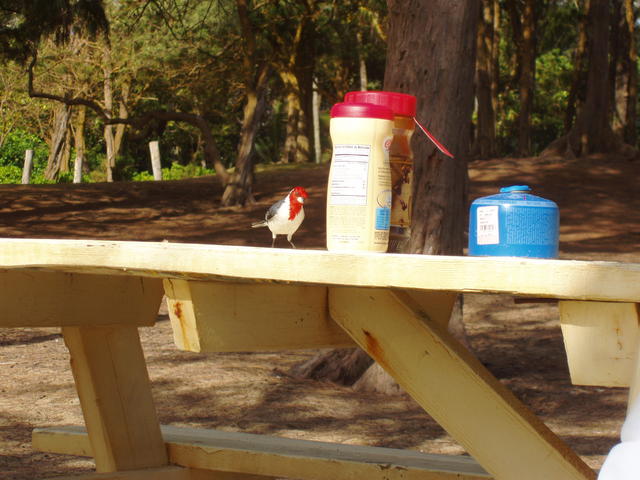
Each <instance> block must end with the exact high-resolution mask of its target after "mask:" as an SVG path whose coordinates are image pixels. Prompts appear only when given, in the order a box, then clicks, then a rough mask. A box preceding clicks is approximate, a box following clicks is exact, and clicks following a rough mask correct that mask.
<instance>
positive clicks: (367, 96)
mask: <svg viewBox="0 0 640 480" xmlns="http://www.w3.org/2000/svg"><path fill="white" fill-rule="evenodd" d="M344 101H345V102H355V103H373V104H375V105H382V106H385V107H388V108H390V109H391V111H392V112H393V113H394V114H395V115H402V116H405V117H415V116H416V97H414V96H413V95H408V94H406V93H398V92H383V91H375V90H369V91H364V92H348V93H347V94H346V95H345V96H344Z"/></svg>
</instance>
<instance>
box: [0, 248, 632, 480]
mask: <svg viewBox="0 0 640 480" xmlns="http://www.w3.org/2000/svg"><path fill="white" fill-rule="evenodd" d="M0 282H1V286H2V288H0V297H1V302H2V305H3V310H4V314H3V315H2V316H1V317H0V327H53V326H56V327H61V328H62V334H63V337H64V340H65V343H66V346H67V348H68V350H69V353H70V363H71V369H72V372H73V375H74V379H75V383H76V389H77V392H78V397H79V400H80V404H81V407H82V412H83V416H84V420H85V425H84V426H68V427H54V428H45V429H36V430H34V432H33V447H34V449H36V450H39V451H44V452H53V453H62V454H73V455H85V456H92V457H93V458H94V459H95V464H96V470H97V472H98V473H96V474H90V475H85V476H81V477H73V478H83V479H84V478H96V479H98V478H99V479H103V480H104V479H112V480H115V479H122V480H125V479H126V480H135V479H148V480H151V479H158V480H169V479H171V480H178V479H179V480H187V479H214V478H215V479H257V478H281V477H289V478H299V479H345V480H347V479H356V478H366V479H376V478H377V479H453V478H456V479H486V478H496V479H516V478H517V479H520V480H526V479H535V480H539V479H591V478H595V473H594V472H593V471H592V470H591V469H590V468H589V467H588V466H587V465H586V464H585V463H584V462H583V461H582V460H581V459H580V457H579V456H578V455H577V454H576V453H575V452H573V451H572V450H571V449H570V448H569V447H568V446H567V445H566V444H565V443H564V442H563V441H562V440H560V439H559V438H558V437H557V436H556V435H555V434H554V433H553V432H552V431H551V430H549V429H548V428H547V427H546V426H545V425H544V423H543V422H542V421H541V420H539V419H538V418H537V417H536V416H535V415H534V414H533V413H532V412H531V411H530V410H529V409H528V408H527V407H525V406H524V405H523V404H522V403H521V402H520V401H519V400H518V399H517V398H516V397H515V396H514V395H513V394H511V393H510V392H509V391H508V389H507V388H506V387H505V386H504V385H503V384H502V383H500V382H499V381H498V380H497V379H496V378H495V377H494V376H493V375H492V374H491V373H490V372H489V371H488V370H487V369H486V368H485V367H484V366H483V365H482V364H481V363H480V362H479V361H478V359H476V358H475V357H474V355H473V354H472V353H471V352H470V351H468V350H467V349H465V348H464V347H463V346H462V345H460V343H459V342H458V341H456V340H455V339H454V338H453V337H452V336H451V334H450V333H448V331H447V323H448V320H449V316H450V313H451V310H452V306H453V304H454V301H455V298H456V295H458V294H459V293H465V292H474V293H477V292H480V293H486V294H495V293H503V294H504V293H508V294H512V295H514V296H519V297H535V298H547V299H554V300H558V301H559V303H560V309H559V311H560V317H561V318H560V321H561V325H562V330H563V334H564V336H565V346H566V348H567V356H568V361H569V367H570V373H571V377H572V380H573V381H574V382H575V383H579V384H590V385H606V386H630V387H631V394H630V397H631V398H634V397H635V395H636V393H637V392H636V390H637V388H638V385H639V382H638V378H639V377H640V371H639V365H640V364H639V363H638V361H637V359H636V352H637V351H638V348H637V347H638V345H637V344H638V320H639V319H638V304H640V264H631V263H618V262H594V261H571V260H538V259H524V258H501V257H492V258H489V257H484V258H479V257H476V258H474V257H452V256H427V255H399V254H375V253H332V252H327V251H319V250H293V249H271V248H253V247H233V246H220V245H195V244H175V243H166V242H159V243H152V242H117V241H90V240H31V239H0ZM163 295H166V297H167V303H168V309H169V315H170V320H171V324H172V328H173V335H174V342H175V344H176V346H177V347H178V348H180V349H183V350H188V351H196V352H225V351H262V350H280V349H295V348H319V347H332V346H340V347H344V346H353V345H358V346H360V347H361V348H363V349H364V350H366V352H368V354H369V355H370V356H371V357H372V358H374V359H375V361H376V362H378V363H379V364H380V365H381V366H382V367H383V368H384V369H385V370H386V371H387V372H388V373H390V374H391V375H392V376H393V378H394V379H395V380H396V381H397V382H398V383H399V384H400V385H401V386H402V387H403V388H404V389H405V390H406V391H407V392H408V393H409V395H411V396H412V397H413V398H414V399H415V400H416V401H417V402H418V403H419V404H420V405H421V406H422V407H423V408H424V410H425V411H426V412H427V413H428V414H429V415H430V416H431V417H432V418H434V419H435V420H436V421H437V422H438V423H439V424H440V425H441V426H442V427H444V428H445V429H446V430H447V431H448V432H449V433H450V434H451V436H452V437H454V438H455V439H456V440H457V441H458V442H459V443H460V444H461V445H462V446H463V447H464V448H465V449H466V451H467V452H468V453H469V454H470V456H466V455H465V456H444V455H432V454H424V453H420V452H415V451H406V450H399V449H387V448H376V447H365V446H354V445H341V444H333V443H326V442H313V441H303V440H294V439H285V438H277V437H269V436H262V435H253V434H245V433H241V432H221V431H212V430H204V429H191V428H177V427H172V426H160V425H159V423H158V419H157V415H156V410H155V407H154V402H153V398H152V395H151V389H150V384H149V378H148V373H147V368H146V363H145V358H144V355H143V352H142V348H141V345H140V338H139V335H138V327H140V326H150V325H153V324H154V322H155V320H156V317H157V312H158V307H159V305H160V302H161V300H162V297H163ZM0 454H1V452H0ZM70 478H71V477H70Z"/></svg>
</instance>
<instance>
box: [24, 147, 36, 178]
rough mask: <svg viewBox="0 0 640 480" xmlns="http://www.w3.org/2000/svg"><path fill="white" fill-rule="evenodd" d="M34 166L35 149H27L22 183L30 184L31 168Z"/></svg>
mask: <svg viewBox="0 0 640 480" xmlns="http://www.w3.org/2000/svg"><path fill="white" fill-rule="evenodd" d="M32 168H33V150H31V149H29V150H25V152H24V166H23V167H22V184H23V185H28V184H29V182H30V181H31V169H32Z"/></svg>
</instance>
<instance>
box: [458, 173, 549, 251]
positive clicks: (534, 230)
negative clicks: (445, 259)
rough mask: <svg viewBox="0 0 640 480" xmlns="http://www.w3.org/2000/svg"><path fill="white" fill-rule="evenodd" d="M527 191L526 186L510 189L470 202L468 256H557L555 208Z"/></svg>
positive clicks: (516, 186) (506, 188)
mask: <svg viewBox="0 0 640 480" xmlns="http://www.w3.org/2000/svg"><path fill="white" fill-rule="evenodd" d="M530 191H531V189H530V188H529V187H528V186H526V185H514V186H511V187H505V188H502V189H500V193H499V194H497V195H491V196H488V197H482V198H478V199H476V200H474V202H473V203H472V204H471V211H470V213H469V255H474V256H498V257H531V258H556V257H557V256H558V231H559V224H560V215H559V212H558V206H557V205H556V204H555V202H552V201H551V200H547V199H545V198H542V197H537V196H535V195H531V194H530V193H529V192H530Z"/></svg>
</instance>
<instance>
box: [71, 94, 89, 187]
mask: <svg viewBox="0 0 640 480" xmlns="http://www.w3.org/2000/svg"><path fill="white" fill-rule="evenodd" d="M86 118H87V107H85V106H84V105H81V106H80V107H78V114H77V115H76V121H75V128H74V129H73V143H74V145H75V147H76V158H75V162H74V168H73V183H81V182H82V169H83V166H84V152H85V141H84V127H85V121H86Z"/></svg>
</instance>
